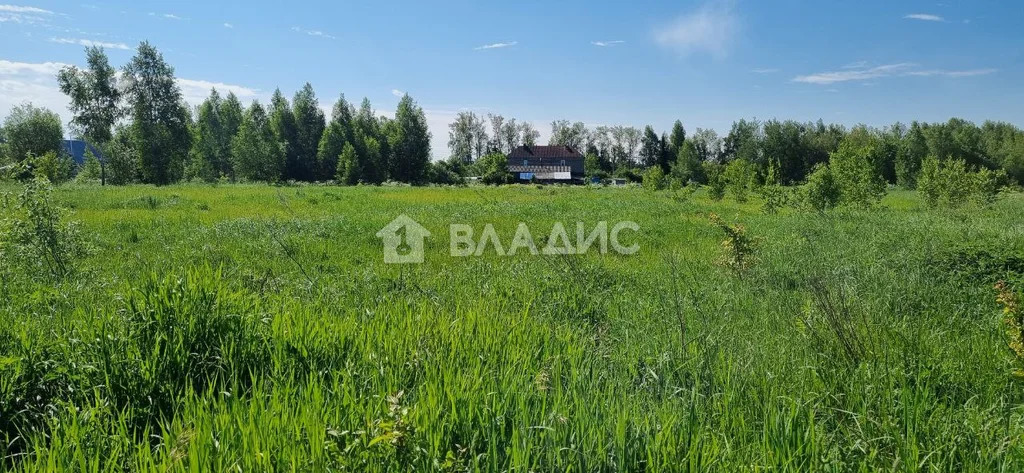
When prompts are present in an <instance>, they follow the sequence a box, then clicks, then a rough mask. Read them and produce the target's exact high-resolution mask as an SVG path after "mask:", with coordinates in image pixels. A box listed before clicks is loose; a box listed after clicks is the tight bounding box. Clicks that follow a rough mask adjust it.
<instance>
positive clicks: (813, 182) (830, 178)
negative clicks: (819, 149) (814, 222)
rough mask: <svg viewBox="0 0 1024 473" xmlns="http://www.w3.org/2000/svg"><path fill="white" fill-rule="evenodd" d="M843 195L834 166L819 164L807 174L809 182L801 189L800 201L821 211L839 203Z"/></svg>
mask: <svg viewBox="0 0 1024 473" xmlns="http://www.w3.org/2000/svg"><path fill="white" fill-rule="evenodd" d="M841 195H842V194H841V191H840V189H839V184H838V183H836V178H835V176H834V175H833V174H832V168H830V167H829V166H828V165H827V164H819V165H817V166H815V168H814V170H813V171H811V174H810V175H808V176H807V184H804V186H803V188H802V189H801V198H800V202H801V203H802V204H803V205H805V206H807V207H809V208H811V209H814V210H817V211H819V212H821V211H825V210H829V209H831V208H834V207H836V206H837V205H839V200H840V197H841Z"/></svg>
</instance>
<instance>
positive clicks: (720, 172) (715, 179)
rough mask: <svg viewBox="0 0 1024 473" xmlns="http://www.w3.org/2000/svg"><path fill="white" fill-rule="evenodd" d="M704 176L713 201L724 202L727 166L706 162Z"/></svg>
mask: <svg viewBox="0 0 1024 473" xmlns="http://www.w3.org/2000/svg"><path fill="white" fill-rule="evenodd" d="M702 167H703V168H704V176H706V177H707V181H708V195H709V196H711V199H712V200H716V201H718V200H722V198H723V197H725V184H726V182H725V166H722V165H721V164H718V163H712V162H705V163H704V164H703V165H702Z"/></svg>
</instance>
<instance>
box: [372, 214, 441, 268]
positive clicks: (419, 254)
mask: <svg viewBox="0 0 1024 473" xmlns="http://www.w3.org/2000/svg"><path fill="white" fill-rule="evenodd" d="M429 237H430V231H428V230H427V229H426V228H424V227H423V225H420V224H419V222H417V221H415V220H413V219H412V218H410V217H409V216H408V215H404V214H403V215H399V216H398V218H396V219H394V220H392V221H391V223H389V224H387V225H385V226H384V228H381V229H380V231H379V232H377V238H380V239H381V240H382V241H383V243H384V262H385V263H387V264H411V263H416V264H419V263H422V262H423V245H424V244H425V243H426V241H427V238H429Z"/></svg>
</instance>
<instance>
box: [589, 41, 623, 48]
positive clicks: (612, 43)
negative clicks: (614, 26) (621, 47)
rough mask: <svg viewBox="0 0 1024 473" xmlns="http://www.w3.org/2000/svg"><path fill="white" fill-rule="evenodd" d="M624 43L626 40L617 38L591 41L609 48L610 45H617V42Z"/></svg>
mask: <svg viewBox="0 0 1024 473" xmlns="http://www.w3.org/2000/svg"><path fill="white" fill-rule="evenodd" d="M622 43H625V41H620V40H615V41H591V42H590V44H593V45H594V46H600V47H602V48H607V47H609V46H615V45H616V44H622Z"/></svg>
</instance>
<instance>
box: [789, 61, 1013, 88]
mask: <svg viewBox="0 0 1024 473" xmlns="http://www.w3.org/2000/svg"><path fill="white" fill-rule="evenodd" d="M995 72H997V69H970V70H962V71H947V70H941V69H920V68H919V66H918V65H917V64H913V63H898V64H886V65H882V66H875V67H868V66H867V65H866V64H864V65H861V64H850V65H847V66H844V68H843V70H841V71H831V72H819V73H816V74H810V75H804V76H797V77H795V78H793V81H795V82H803V83H807V84H820V85H827V84H835V83H839V82H851V81H869V80H872V79H878V78H882V77H907V76H917V77H932V76H940V77H951V78H958V77H973V76H980V75H986V74H992V73H995Z"/></svg>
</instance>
